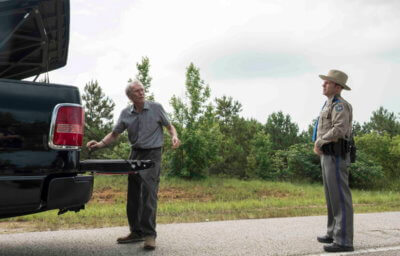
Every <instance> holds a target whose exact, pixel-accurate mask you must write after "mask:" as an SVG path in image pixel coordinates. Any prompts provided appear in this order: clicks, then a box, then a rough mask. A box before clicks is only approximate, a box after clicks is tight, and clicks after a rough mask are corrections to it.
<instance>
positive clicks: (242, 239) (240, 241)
mask: <svg viewBox="0 0 400 256" xmlns="http://www.w3.org/2000/svg"><path fill="white" fill-rule="evenodd" d="M325 226H326V217H325V216H315V217H296V218H273V219H253V220H238V221H218V222H203V223H181V224H165V225H158V227H157V230H158V238H157V249H156V250H155V251H152V252H146V251H144V250H143V249H142V246H143V245H142V243H137V244H125V245H119V244H117V243H116V242H115V239H116V238H117V237H120V236H124V235H126V234H127V233H128V228H127V227H116V228H101V229H91V230H61V231H53V232H31V233H19V234H4V235H0V255H1V256H3V255H4V256H25V255H41V256H50V255H54V256H63V255H68V256H69V255H73V256H90V255H96V256H103V255H104V256H106V255H107V256H109V255H121V256H125V255H149V256H150V255H174V256H175V255H189V256H195V255H308V256H316V255H333V254H326V253H324V252H323V250H322V244H319V243H318V242H317V241H316V236H317V235H321V234H324V233H325ZM354 238H355V240H354V246H355V249H356V251H355V252H353V253H350V254H348V253H346V254H334V255H357V256H378V255H379V256H399V255H400V212H387V213H373V214H357V215H356V216H355V235H354Z"/></svg>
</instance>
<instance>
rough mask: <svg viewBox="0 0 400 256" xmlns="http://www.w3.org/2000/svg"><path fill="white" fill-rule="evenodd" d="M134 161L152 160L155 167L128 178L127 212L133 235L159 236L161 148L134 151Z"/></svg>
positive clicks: (132, 154) (132, 155)
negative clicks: (157, 225) (157, 216)
mask: <svg viewBox="0 0 400 256" xmlns="http://www.w3.org/2000/svg"><path fill="white" fill-rule="evenodd" d="M130 159H132V160H152V161H153V162H154V163H155V166H154V167H152V168H150V169H146V170H142V171H139V173H138V174H129V176H128V198H127V206H126V211H127V215H128V223H129V228H130V231H131V232H132V233H136V234H138V235H141V236H153V237H156V236H157V232H156V215H157V200H158V196H157V193H158V185H159V183H160V171H161V148H157V149H141V150H132V153H131V157H130Z"/></svg>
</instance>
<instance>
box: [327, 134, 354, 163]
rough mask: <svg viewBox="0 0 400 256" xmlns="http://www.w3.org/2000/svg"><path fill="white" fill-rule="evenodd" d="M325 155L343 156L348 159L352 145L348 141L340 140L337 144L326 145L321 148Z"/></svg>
mask: <svg viewBox="0 0 400 256" xmlns="http://www.w3.org/2000/svg"><path fill="white" fill-rule="evenodd" d="M321 150H322V152H323V153H324V154H325V155H334V156H341V157H342V158H343V159H345V158H346V154H347V153H349V152H350V143H349V141H348V140H345V139H339V140H338V141H337V142H330V143H327V144H324V145H323V146H322V148H321Z"/></svg>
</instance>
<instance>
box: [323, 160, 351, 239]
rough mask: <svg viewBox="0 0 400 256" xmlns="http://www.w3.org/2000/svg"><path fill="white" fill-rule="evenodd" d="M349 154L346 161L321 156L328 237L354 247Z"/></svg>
mask: <svg viewBox="0 0 400 256" xmlns="http://www.w3.org/2000/svg"><path fill="white" fill-rule="evenodd" d="M349 164H350V160H349V154H347V156H346V159H343V158H342V157H340V156H335V155H326V154H323V155H321V166H322V179H323V183H324V189H325V198H326V205H327V210H328V225H327V236H328V237H331V238H333V240H334V242H335V243H336V244H339V245H342V246H353V215H354V213H353V203H352V197H351V191H350V188H349V172H348V170H347V167H348V166H349Z"/></svg>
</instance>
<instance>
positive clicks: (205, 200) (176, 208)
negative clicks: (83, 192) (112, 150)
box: [0, 175, 400, 232]
mask: <svg viewBox="0 0 400 256" xmlns="http://www.w3.org/2000/svg"><path fill="white" fill-rule="evenodd" d="M126 189H127V177H126V176H124V175H114V176H104V175H97V176H96V177H95V187H94V194H93V197H92V199H91V201H90V202H89V203H88V204H87V205H86V209H85V210H83V211H80V212H78V213H73V212H68V213H66V214H64V215H61V216H58V215H57V211H48V212H43V213H39V214H34V215H28V216H22V217H16V218H10V219H5V220H0V232H20V231H33V230H36V231H38V230H58V229H71V228H95V227H110V226H124V225H127V219H126V211H125V202H126ZM352 193H353V204H354V209H355V212H356V213H366V212H382V211H399V210H400V191H397V192H395V191H362V190H353V191H352ZM325 214H326V206H325V197H324V192H323V187H322V185H320V184H301V183H298V184H296V183H284V182H267V181H259V180H253V181H242V180H237V179H222V178H209V179H205V180H201V181H185V180H180V179H162V180H161V183H160V191H159V206H158V216H157V222H158V223H177V222H199V221H214V220H233V219H248V218H270V217H292V216H309V215H325Z"/></svg>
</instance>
